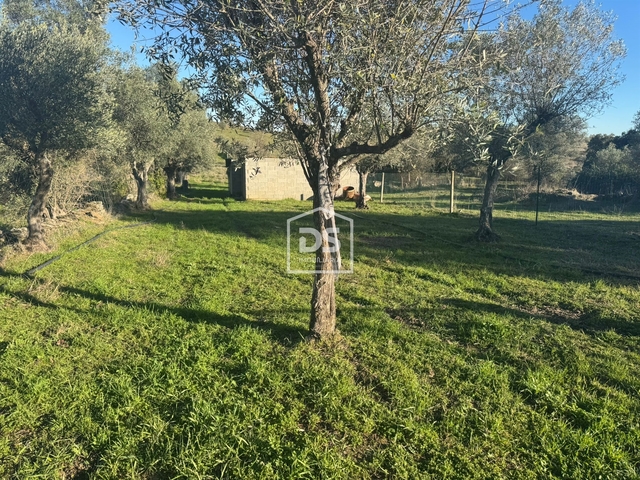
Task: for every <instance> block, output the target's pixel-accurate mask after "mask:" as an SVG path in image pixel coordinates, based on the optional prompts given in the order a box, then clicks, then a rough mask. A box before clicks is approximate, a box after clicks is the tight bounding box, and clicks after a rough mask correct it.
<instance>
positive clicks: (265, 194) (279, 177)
mask: <svg viewBox="0 0 640 480" xmlns="http://www.w3.org/2000/svg"><path fill="white" fill-rule="evenodd" d="M227 175H228V178H229V193H230V194H231V196H232V197H234V198H237V199H240V200H283V199H285V198H294V199H296V200H309V199H310V198H311V197H313V191H312V190H311V187H310V186H309V183H308V182H307V179H306V177H305V176H304V172H303V171H302V166H301V165H300V164H299V163H298V162H297V161H295V160H292V159H282V158H260V159H248V160H246V161H245V162H244V163H238V164H235V163H233V162H229V161H228V162H227ZM340 185H341V186H343V187H344V186H347V185H352V186H354V187H355V188H356V189H357V188H358V172H356V170H355V168H352V169H347V170H346V171H344V172H343V173H342V175H341V176H340Z"/></svg>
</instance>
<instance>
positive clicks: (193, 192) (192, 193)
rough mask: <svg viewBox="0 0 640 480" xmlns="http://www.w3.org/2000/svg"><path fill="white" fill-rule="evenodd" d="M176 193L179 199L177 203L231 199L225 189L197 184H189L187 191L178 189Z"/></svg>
mask: <svg viewBox="0 0 640 480" xmlns="http://www.w3.org/2000/svg"><path fill="white" fill-rule="evenodd" d="M178 193H180V197H178V199H177V200H178V201H180V200H182V201H185V200H189V199H194V198H198V199H208V200H212V199H224V198H229V197H231V194H230V193H229V190H228V189H227V188H225V187H211V186H202V185H200V184H197V183H191V184H190V185H189V189H187V190H184V189H182V188H178Z"/></svg>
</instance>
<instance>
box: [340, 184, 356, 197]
mask: <svg viewBox="0 0 640 480" xmlns="http://www.w3.org/2000/svg"><path fill="white" fill-rule="evenodd" d="M342 192H343V194H342V196H343V197H344V198H345V199H346V200H353V197H354V195H355V194H356V189H355V188H354V187H352V186H348V187H344V188H343V189H342Z"/></svg>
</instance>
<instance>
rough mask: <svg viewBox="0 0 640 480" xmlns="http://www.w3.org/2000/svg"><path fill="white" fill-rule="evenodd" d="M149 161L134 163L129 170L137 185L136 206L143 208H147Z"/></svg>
mask: <svg viewBox="0 0 640 480" xmlns="http://www.w3.org/2000/svg"><path fill="white" fill-rule="evenodd" d="M150 168H151V164H150V163H148V164H147V163H143V164H138V163H134V165H133V166H132V168H131V170H132V172H133V178H134V179H135V181H136V186H137V187H138V196H137V198H136V208H139V209H140V210H144V209H147V208H149V169H150Z"/></svg>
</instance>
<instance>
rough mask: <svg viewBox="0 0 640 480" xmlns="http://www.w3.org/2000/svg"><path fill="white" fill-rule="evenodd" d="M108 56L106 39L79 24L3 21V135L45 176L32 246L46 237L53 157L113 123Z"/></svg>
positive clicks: (90, 141)
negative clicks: (105, 71) (107, 93)
mask: <svg viewBox="0 0 640 480" xmlns="http://www.w3.org/2000/svg"><path fill="white" fill-rule="evenodd" d="M105 54H106V47H105V44H104V42H102V41H101V40H100V38H97V37H96V36H95V35H92V34H90V33H86V32H85V33H83V32H82V31H81V30H79V29H78V28H77V27H75V26H72V25H69V26H67V25H64V24H61V25H47V24H44V23H41V24H38V23H35V22H25V23H22V24H19V25H10V24H9V23H8V22H2V23H0V92H2V93H1V94H0V139H2V141H3V142H4V143H5V144H6V145H7V146H9V147H10V148H11V149H13V150H14V151H15V152H18V153H19V155H20V157H21V158H23V159H25V160H26V161H28V163H29V164H30V165H31V166H32V167H33V169H34V170H35V172H36V175H37V187H36V189H35V193H34V195H33V198H32V201H31V205H30V207H29V210H28V213H27V225H28V229H29V238H28V242H29V243H30V244H32V245H37V244H39V243H41V242H42V241H43V230H42V226H41V218H42V216H43V214H44V208H45V206H46V201H47V196H48V195H49V192H50V190H51V182H52V179H53V175H54V165H53V158H54V157H55V156H56V154H57V153H58V152H61V151H64V152H65V153H69V152H77V151H80V150H83V149H86V148H89V147H91V146H93V145H95V143H96V141H97V139H98V135H97V132H98V130H99V129H100V128H101V127H102V126H103V125H105V124H106V123H107V118H106V115H105V112H106V111H107V108H106V103H105V97H104V91H103V88H102V86H103V82H102V76H101V68H102V66H103V63H104V58H105Z"/></svg>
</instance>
